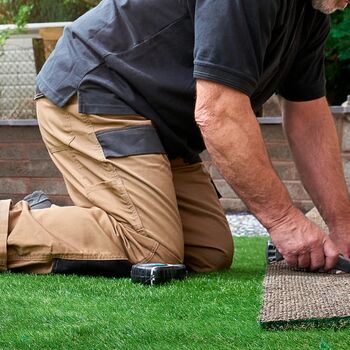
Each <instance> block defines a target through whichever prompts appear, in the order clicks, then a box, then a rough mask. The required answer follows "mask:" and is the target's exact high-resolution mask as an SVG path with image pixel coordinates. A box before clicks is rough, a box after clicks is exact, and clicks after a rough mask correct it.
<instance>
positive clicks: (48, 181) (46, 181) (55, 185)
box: [28, 178, 67, 196]
mask: <svg viewBox="0 0 350 350" xmlns="http://www.w3.org/2000/svg"><path fill="white" fill-rule="evenodd" d="M36 190H42V191H44V192H45V193H47V194H48V195H58V196H64V195H67V189H66V186H65V184H64V181H63V179H62V178H31V179H30V181H29V182H28V192H29V193H30V192H33V191H36Z"/></svg>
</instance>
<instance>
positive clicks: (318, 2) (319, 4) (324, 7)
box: [312, 0, 349, 15]
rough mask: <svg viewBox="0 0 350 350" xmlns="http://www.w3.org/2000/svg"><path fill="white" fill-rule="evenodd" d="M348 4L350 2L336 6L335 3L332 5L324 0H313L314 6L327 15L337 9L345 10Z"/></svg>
mask: <svg viewBox="0 0 350 350" xmlns="http://www.w3.org/2000/svg"><path fill="white" fill-rule="evenodd" d="M348 4H349V2H346V3H345V4H344V6H343V7H340V6H335V5H334V6H331V5H329V4H325V1H322V0H313V1H312V6H313V8H314V9H316V10H318V11H321V12H322V13H324V14H326V15H330V14H331V13H333V12H335V11H337V10H341V11H344V10H345V9H346V7H347V5H348Z"/></svg>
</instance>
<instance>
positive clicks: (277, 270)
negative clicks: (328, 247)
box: [260, 209, 350, 328]
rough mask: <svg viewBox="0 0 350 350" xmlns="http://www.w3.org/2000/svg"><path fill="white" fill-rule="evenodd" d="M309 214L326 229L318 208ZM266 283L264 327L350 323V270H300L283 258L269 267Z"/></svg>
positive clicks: (308, 215) (309, 216) (263, 310)
mask: <svg viewBox="0 0 350 350" xmlns="http://www.w3.org/2000/svg"><path fill="white" fill-rule="evenodd" d="M306 216H307V217H308V218H309V219H310V220H312V221H314V222H315V223H316V224H318V225H319V226H320V227H321V228H323V229H324V230H325V231H327V230H326V225H325V224H324V222H323V220H322V219H321V217H320V215H319V213H318V212H317V210H316V209H313V210H312V211H310V212H309V213H308V214H307V215H306ZM263 286H264V299H263V307H262V311H261V315H260V324H261V325H262V326H263V327H264V328H276V327H282V328H283V327H288V326H295V325H303V324H304V325H311V324H314V325H324V324H330V323H332V324H334V323H335V324H350V274H328V273H312V272H303V271H297V270H296V269H293V268H291V267H289V266H288V265H287V263H286V262H284V261H280V262H278V263H273V264H271V265H269V266H268V267H267V271H266V275H265V279H264V282H263Z"/></svg>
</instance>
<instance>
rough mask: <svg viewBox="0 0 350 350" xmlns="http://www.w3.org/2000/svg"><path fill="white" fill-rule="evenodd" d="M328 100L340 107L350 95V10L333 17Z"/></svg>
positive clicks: (327, 50)
mask: <svg viewBox="0 0 350 350" xmlns="http://www.w3.org/2000/svg"><path fill="white" fill-rule="evenodd" d="M326 75H327V91H328V93H327V94H328V96H327V97H328V100H329V102H330V103H331V104H333V105H339V104H341V103H342V102H344V101H345V100H346V96H347V95H349V94H350V9H347V10H346V11H343V12H336V13H334V14H333V15H332V29H331V32H330V34H329V37H328V41H327V46H326Z"/></svg>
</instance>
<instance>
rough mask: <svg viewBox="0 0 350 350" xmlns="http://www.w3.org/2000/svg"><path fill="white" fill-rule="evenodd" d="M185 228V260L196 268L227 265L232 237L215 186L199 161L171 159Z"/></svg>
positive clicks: (229, 258) (227, 266)
mask: <svg viewBox="0 0 350 350" xmlns="http://www.w3.org/2000/svg"><path fill="white" fill-rule="evenodd" d="M172 171H173V177H174V185H175V190H176V196H177V202H178V207H179V212H180V216H181V221H182V225H183V232H184V244H185V252H184V254H185V258H184V261H185V264H186V265H187V266H188V267H189V268H190V269H192V270H194V271H197V272H207V271H216V270H220V269H224V268H229V267H230V266H231V263H232V257H233V240H232V235H231V232H230V228H229V225H228V223H227V220H226V217H225V214H224V211H223V209H222V207H221V205H220V201H219V199H218V196H217V193H216V191H215V188H214V186H213V184H212V182H211V178H210V176H209V174H208V172H207V171H206V170H205V168H204V166H203V164H202V163H196V164H190V165H188V164H187V165H186V164H185V163H184V162H182V161H179V160H177V161H174V162H172Z"/></svg>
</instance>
